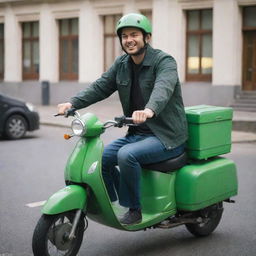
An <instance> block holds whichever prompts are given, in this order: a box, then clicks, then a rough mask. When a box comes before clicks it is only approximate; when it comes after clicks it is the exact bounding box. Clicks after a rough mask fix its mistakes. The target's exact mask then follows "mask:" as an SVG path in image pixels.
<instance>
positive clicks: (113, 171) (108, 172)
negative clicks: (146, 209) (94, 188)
mask: <svg viewBox="0 0 256 256" xmlns="http://www.w3.org/2000/svg"><path fill="white" fill-rule="evenodd" d="M183 152H184V145H181V146H178V147H176V148H174V149H171V150H167V149H166V148H165V147H164V145H163V144H162V143H161V142H160V140H159V139H158V138H157V137H156V136H154V135H127V136H126V137H123V138H120V139H117V140H115V141H113V142H112V143H111V144H109V145H107V146H106V147H105V149H104V152H103V157H102V175H103V178H104V182H105V185H106V188H107V191H108V194H109V197H110V200H111V201H112V202H113V201H116V200H117V195H118V198H119V203H120V205H122V206H124V207H129V208H141V205H140V177H141V166H140V165H143V164H150V163H157V162H161V161H164V160H167V159H170V158H174V157H176V156H178V155H180V154H182V153H183ZM117 165H118V166H119V170H120V172H119V170H118V169H117V168H116V166H117ZM116 192H117V193H116Z"/></svg>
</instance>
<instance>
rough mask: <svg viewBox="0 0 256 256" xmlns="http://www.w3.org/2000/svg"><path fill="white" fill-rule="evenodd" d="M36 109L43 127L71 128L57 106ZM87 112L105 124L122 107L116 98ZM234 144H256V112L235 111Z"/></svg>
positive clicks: (84, 111)
mask: <svg viewBox="0 0 256 256" xmlns="http://www.w3.org/2000/svg"><path fill="white" fill-rule="evenodd" d="M36 109H37V111H38V112H39V115H40V124H41V125H49V126H57V127H70V124H71V119H70V118H64V117H62V116H59V117H55V116H54V114H56V113H57V106H55V105H48V106H43V105H38V106H36ZM87 112H90V113H94V114H95V115H96V116H97V117H98V118H99V120H101V121H103V122H105V121H107V120H110V119H114V117H116V116H121V115H122V109H121V105H120V103H119V101H118V100H117V99H115V98H110V99H108V100H105V101H102V102H99V103H96V104H94V105H92V106H90V107H87V108H85V109H82V110H79V113H80V114H84V113H87ZM232 142H233V143H242V142H256V112H241V111H234V115H233V131H232Z"/></svg>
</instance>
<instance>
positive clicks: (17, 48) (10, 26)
mask: <svg viewBox="0 0 256 256" xmlns="http://www.w3.org/2000/svg"><path fill="white" fill-rule="evenodd" d="M4 39H5V76H4V81H6V82H20V81H21V80H22V65H21V64H22V63H21V61H22V60H21V58H22V57H21V56H22V49H21V27H20V24H19V23H18V21H17V17H16V16H15V14H14V13H13V10H12V9H11V7H9V6H7V7H6V11H5V29H4Z"/></svg>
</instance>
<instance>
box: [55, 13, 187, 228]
mask: <svg viewBox="0 0 256 256" xmlns="http://www.w3.org/2000/svg"><path fill="white" fill-rule="evenodd" d="M116 33H117V35H118V37H119V39H120V43H121V46H122V49H123V50H124V52H125V53H126V54H124V55H122V56H120V57H118V58H117V59H116V60H115V62H114V63H113V65H112V66H111V67H110V69H109V70H108V71H107V72H105V73H104V74H103V75H102V76H101V78H99V79H98V80H96V81H95V82H93V83H92V84H91V85H90V86H89V87H88V88H87V89H85V90H84V91H82V92H80V93H78V94H77V95H76V96H75V97H73V98H71V100H70V102H67V103H62V104H59V105H58V113H59V114H64V112H65V111H66V110H68V109H70V108H72V107H73V108H75V109H81V108H85V107H87V106H89V105H91V104H93V103H95V102H98V101H101V100H103V99H105V98H107V97H109V96H110V95H111V94H112V93H114V92H115V91H118V94H119V98H120V101H121V104H122V108H123V112H124V115H125V116H131V117H132V119H133V122H134V124H137V126H130V127H129V130H128V133H127V134H126V136H125V137H123V138H120V139H117V140H115V141H113V142H112V143H111V144H110V145H107V146H106V147H105V149H104V153H103V158H102V173H103V177H104V181H105V184H106V188H107V191H108V194H109V197H110V199H111V201H112V202H114V201H116V200H117V199H119V203H120V205H122V206H124V207H128V208H129V210H128V212H127V213H125V214H124V216H123V217H122V218H121V219H120V222H121V223H122V224H124V225H131V224H135V223H139V222H141V220H142V214H141V202H140V178H141V165H145V164H150V163H152V162H161V161H164V160H167V159H170V158H174V157H177V156H179V155H181V154H182V153H183V152H184V143H185V141H186V140H187V121H186V117H185V111H184V106H183V101H182V95H181V86H180V82H179V78H178V73H177V65H176V62H175V60H174V58H173V57H172V56H170V55H168V54H167V53H164V52H163V51H161V50H156V49H153V48H152V47H151V46H150V45H149V41H150V38H151V33H152V28H151V24H150V22H149V20H148V19H147V18H146V17H145V16H143V15H141V14H135V13H131V14H127V15H125V16H123V17H122V18H121V19H120V20H119V22H118V23H117V27H116ZM117 165H118V167H119V170H120V172H119V171H118V169H117V168H116V166H117ZM114 181H115V182H114Z"/></svg>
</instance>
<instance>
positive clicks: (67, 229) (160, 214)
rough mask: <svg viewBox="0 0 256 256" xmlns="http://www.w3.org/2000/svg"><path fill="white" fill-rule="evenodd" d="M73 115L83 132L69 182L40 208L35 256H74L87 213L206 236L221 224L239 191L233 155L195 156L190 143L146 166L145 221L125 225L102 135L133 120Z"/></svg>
mask: <svg viewBox="0 0 256 256" xmlns="http://www.w3.org/2000/svg"><path fill="white" fill-rule="evenodd" d="M66 115H67V116H69V115H73V116H74V117H75V119H74V120H73V122H72V125H71V128H72V130H73V134H72V135H66V137H67V138H70V137H72V136H80V137H81V139H80V140H79V141H78V142H77V144H76V146H75V148H74V150H73V152H72V154H71V155H70V157H69V159H68V162H67V165H66V169H65V182H66V187H65V188H63V189H61V190H60V191H58V192H56V193H55V194H53V195H52V196H51V197H50V198H49V199H48V201H47V202H46V203H45V205H44V206H43V208H42V213H43V214H42V216H41V218H40V219H39V221H38V223H37V225H36V227H35V230H34V234H33V239H32V248H33V253H34V255H35V256H52V255H66V256H73V255H76V254H77V253H78V251H79V248H80V246H81V243H82V240H83V234H84V231H85V230H86V228H87V227H88V221H87V217H88V218H89V219H91V220H93V221H95V222H98V223H101V224H103V225H106V226H109V227H112V228H116V229H119V230H124V231H137V230H147V229H150V228H162V229H167V228H172V227H176V226H179V225H183V224H184V225H185V226H186V228H187V229H188V231H189V232H191V233H192V234H193V235H195V236H199V237H201V236H207V235H209V234H210V233H212V232H213V231H214V230H215V228H216V227H217V226H218V224H219V222H220V219H221V216H222V213H223V202H224V201H225V202H234V201H233V200H231V199H230V198H231V197H232V196H235V195H236V194H237V189H238V185H237V175H236V166H235V164H234V162H233V161H231V160H229V159H226V158H223V157H219V156H213V157H209V158H206V157H204V159H195V158H194V159H193V158H191V157H190V156H189V153H188V152H189V149H188V152H187V153H184V154H182V155H180V156H178V157H177V158H174V159H170V160H168V161H165V162H161V163H156V164H152V165H148V166H142V167H143V169H142V174H141V188H142V191H141V201H142V202H141V203H142V215H143V219H142V222H141V223H139V224H134V225H122V224H120V222H119V220H118V216H120V214H121V213H123V208H122V207H121V206H119V205H117V204H112V203H111V201H110V199H109V196H108V193H107V190H106V187H105V185H104V181H103V178H102V173H101V158H102V152H103V147H104V146H103V142H102V140H101V139H100V135H101V134H102V133H104V132H105V131H106V129H107V128H110V127H113V126H114V127H123V126H124V125H130V124H131V119H129V118H125V117H121V118H116V119H115V121H107V122H106V123H102V122H100V121H99V120H98V118H97V117H96V116H95V115H94V114H91V113H87V114H85V115H83V116H80V115H79V113H78V112H77V111H75V110H74V109H71V110H69V111H68V112H67V114H66Z"/></svg>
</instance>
